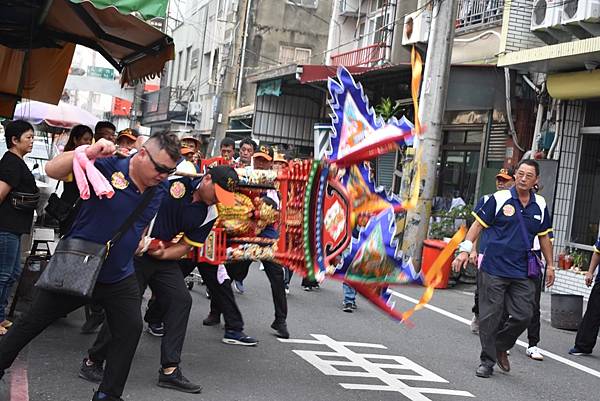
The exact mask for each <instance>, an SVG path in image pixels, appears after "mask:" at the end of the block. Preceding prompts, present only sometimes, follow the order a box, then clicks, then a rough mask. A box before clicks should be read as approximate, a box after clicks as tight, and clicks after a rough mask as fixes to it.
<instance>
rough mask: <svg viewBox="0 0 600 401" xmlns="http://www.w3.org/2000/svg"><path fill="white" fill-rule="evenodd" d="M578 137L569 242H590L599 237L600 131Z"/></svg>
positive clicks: (590, 243) (585, 243) (587, 243)
mask: <svg viewBox="0 0 600 401" xmlns="http://www.w3.org/2000/svg"><path fill="white" fill-rule="evenodd" d="M581 141H582V143H581V156H580V159H579V171H578V174H577V188H576V190H575V207H574V208H573V224H572V226H571V242H574V243H577V244H582V245H592V244H593V243H594V242H595V241H596V238H597V237H598V216H600V202H598V198H599V197H600V174H598V171H600V135H598V134H591V135H583V136H582V137H581Z"/></svg>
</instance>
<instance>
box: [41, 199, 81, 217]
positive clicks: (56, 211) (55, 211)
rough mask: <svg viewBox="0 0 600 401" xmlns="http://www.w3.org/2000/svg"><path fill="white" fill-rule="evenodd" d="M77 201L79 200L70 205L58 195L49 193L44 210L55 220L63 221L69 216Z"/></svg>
mask: <svg viewBox="0 0 600 401" xmlns="http://www.w3.org/2000/svg"><path fill="white" fill-rule="evenodd" d="M78 202H79V200H77V202H75V204H73V205H70V204H69V203H68V202H65V201H64V200H62V199H61V198H60V197H59V196H58V195H56V193H53V194H51V195H50V198H48V204H47V205H46V207H45V208H44V210H45V211H46V213H48V215H49V216H51V217H53V218H55V219H56V220H58V221H59V222H61V223H62V222H63V221H65V220H67V219H68V218H69V215H70V214H71V212H72V211H73V209H74V208H75V206H76V205H77V203H78Z"/></svg>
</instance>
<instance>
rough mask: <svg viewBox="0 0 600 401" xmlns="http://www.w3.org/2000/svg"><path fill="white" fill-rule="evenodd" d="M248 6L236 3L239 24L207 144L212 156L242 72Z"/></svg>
mask: <svg viewBox="0 0 600 401" xmlns="http://www.w3.org/2000/svg"><path fill="white" fill-rule="evenodd" d="M249 6H250V0H240V1H239V3H238V9H237V16H238V21H239V25H238V27H237V29H235V37H234V39H233V43H232V46H231V47H232V51H231V52H230V53H229V60H228V63H227V66H226V67H225V73H224V74H223V75H224V77H223V86H222V87H221V90H220V93H219V88H217V89H216V91H217V98H216V102H217V104H216V107H215V112H214V115H213V127H212V132H211V134H212V135H211V136H212V144H209V149H211V151H210V153H211V155H212V156H214V155H215V153H216V149H217V146H218V144H219V143H220V142H221V140H222V139H223V138H225V131H226V130H227V124H228V122H229V112H230V111H231V110H232V108H233V106H234V105H235V101H236V92H235V90H234V87H235V84H236V78H237V77H238V74H241V73H242V71H240V64H241V57H242V42H243V40H244V32H245V31H246V30H245V29H244V27H245V26H246V24H247V23H248V20H247V19H246V17H247V15H249V14H250V11H249ZM215 23H216V19H215ZM220 56H221V55H220Z"/></svg>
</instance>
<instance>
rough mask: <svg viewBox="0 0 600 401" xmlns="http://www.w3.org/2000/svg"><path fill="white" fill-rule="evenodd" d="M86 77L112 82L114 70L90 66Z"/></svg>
mask: <svg viewBox="0 0 600 401" xmlns="http://www.w3.org/2000/svg"><path fill="white" fill-rule="evenodd" d="M87 76H88V77H96V78H103V79H111V80H112V79H115V70H114V69H112V68H104V67H94V66H91V67H88V69H87Z"/></svg>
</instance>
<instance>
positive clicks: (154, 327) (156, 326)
mask: <svg viewBox="0 0 600 401" xmlns="http://www.w3.org/2000/svg"><path fill="white" fill-rule="evenodd" d="M148 333H150V334H152V335H153V336H154V337H162V336H164V335H165V326H164V324H162V323H148Z"/></svg>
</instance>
